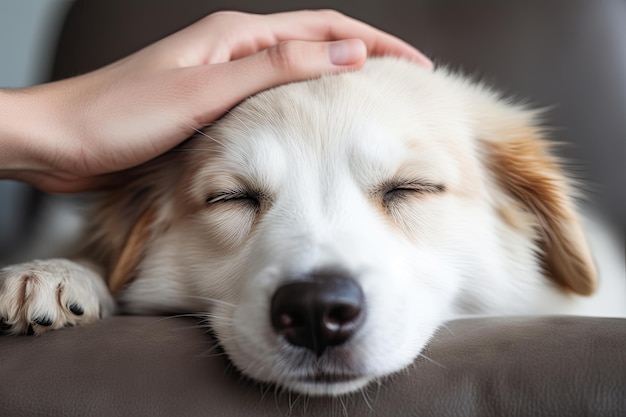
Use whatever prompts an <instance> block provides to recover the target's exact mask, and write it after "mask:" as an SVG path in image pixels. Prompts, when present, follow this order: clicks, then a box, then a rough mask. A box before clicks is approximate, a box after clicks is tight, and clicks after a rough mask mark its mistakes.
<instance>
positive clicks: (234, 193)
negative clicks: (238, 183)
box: [206, 189, 261, 207]
mask: <svg viewBox="0 0 626 417" xmlns="http://www.w3.org/2000/svg"><path fill="white" fill-rule="evenodd" d="M219 203H245V204H250V205H254V206H255V207H258V206H259V205H260V204H261V195H260V194H259V193H257V192H254V191H249V190H243V189H235V190H224V191H220V192H217V193H215V194H212V195H210V196H209V197H207V199H206V204H207V205H212V204H219Z"/></svg>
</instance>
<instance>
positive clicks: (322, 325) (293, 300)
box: [271, 272, 365, 356]
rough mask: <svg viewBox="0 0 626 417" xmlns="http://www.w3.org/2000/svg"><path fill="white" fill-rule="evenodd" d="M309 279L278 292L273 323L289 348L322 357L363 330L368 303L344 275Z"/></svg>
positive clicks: (280, 289)
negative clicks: (299, 348)
mask: <svg viewBox="0 0 626 417" xmlns="http://www.w3.org/2000/svg"><path fill="white" fill-rule="evenodd" d="M309 278H310V279H309V280H308V281H296V282H290V283H287V284H285V285H283V286H281V287H279V288H278V289H277V290H276V292H275V293H274V296H273V297H272V307H271V319H272V325H273V327H274V329H275V330H276V332H277V333H278V334H280V335H282V336H283V337H284V338H285V339H286V340H287V341H288V342H289V343H290V344H292V345H294V346H302V347H305V348H307V349H309V350H311V351H313V352H314V353H315V354H316V355H318V356H320V355H321V354H322V353H323V352H324V350H326V348H327V347H329V346H337V345H341V344H343V343H345V342H347V341H348V340H349V339H350V338H351V337H352V336H353V335H354V333H356V331H357V330H358V329H359V328H360V326H361V324H362V323H363V317H364V310H365V299H364V296H363V291H362V290H361V287H360V286H359V285H358V284H357V283H356V281H354V280H353V279H352V278H350V277H348V276H346V275H345V274H342V273H337V272H334V273H333V272H320V273H316V274H312V275H311V276H310V277H309Z"/></svg>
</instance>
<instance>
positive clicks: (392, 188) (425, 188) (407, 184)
mask: <svg viewBox="0 0 626 417" xmlns="http://www.w3.org/2000/svg"><path fill="white" fill-rule="evenodd" d="M445 191H446V187H445V185H443V184H439V183H435V182H430V181H425V180H408V181H390V182H388V183H386V184H384V185H383V186H382V187H381V188H380V194H382V200H383V203H385V204H388V203H391V202H394V201H401V200H402V199H404V198H407V197H410V196H411V195H420V194H440V193H443V192H445Z"/></svg>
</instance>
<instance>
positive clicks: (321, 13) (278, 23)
mask: <svg viewBox="0 0 626 417" xmlns="http://www.w3.org/2000/svg"><path fill="white" fill-rule="evenodd" d="M266 17H267V20H268V26H270V28H271V30H272V31H273V33H274V34H275V36H276V38H277V40H278V41H279V42H280V41H283V40H287V39H304V40H326V41H330V40H339V39H348V38H358V39H361V40H362V41H363V42H365V45H366V46H367V51H368V53H369V54H370V55H394V56H400V57H404V58H408V59H411V60H413V61H415V62H417V63H419V64H421V65H424V66H427V67H432V62H431V61H430V59H428V58H427V57H426V56H425V55H424V54H422V53H421V52H420V51H418V50H417V49H415V48H414V47H413V46H411V45H409V44H408V43H406V42H404V41H403V40H401V39H399V38H397V37H395V36H393V35H390V34H388V33H386V32H383V31H381V30H379V29H376V28H374V27H372V26H370V25H368V24H366V23H364V22H361V21H359V20H356V19H353V18H351V17H348V16H345V15H343V14H341V13H339V12H337V11H334V10H317V11H315V10H302V11H296V12H287V13H276V14H273V15H267V16H266Z"/></svg>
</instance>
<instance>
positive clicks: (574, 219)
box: [485, 127, 597, 295]
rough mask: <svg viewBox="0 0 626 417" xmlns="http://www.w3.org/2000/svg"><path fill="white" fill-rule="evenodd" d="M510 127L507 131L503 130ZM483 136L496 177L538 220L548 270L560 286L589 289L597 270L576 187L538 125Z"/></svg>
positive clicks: (593, 285) (584, 291)
mask: <svg viewBox="0 0 626 417" xmlns="http://www.w3.org/2000/svg"><path fill="white" fill-rule="evenodd" d="M505 133H506V132H505ZM499 139H500V140H499V141H488V142H485V143H486V145H487V151H488V154H489V155H488V160H489V164H490V168H491V170H492V172H493V173H494V174H495V178H496V180H497V181H498V182H499V183H500V185H501V186H502V187H503V188H504V190H505V191H506V192H507V193H508V194H509V195H510V196H511V197H513V198H514V199H515V200H516V201H517V202H518V203H520V205H521V207H522V208H523V209H524V210H525V211H526V212H528V213H530V214H531V215H532V216H533V217H534V218H535V221H536V225H537V229H538V235H539V244H540V249H541V257H542V261H543V266H544V269H545V271H546V274H547V276H548V277H549V278H551V279H552V280H554V281H555V282H556V283H557V284H559V285H560V286H562V287H564V288H566V289H569V290H571V291H573V292H575V293H577V294H581V295H589V294H591V293H593V292H594V290H595V289H596V285H597V276H596V270H595V266H594V263H593V260H592V258H591V255H590V252H589V249H588V247H587V243H586V240H585V237H584V234H583V231H582V228H581V225H580V221H579V218H578V215H577V213H576V210H575V208H574V201H573V196H572V193H573V192H572V189H571V188H570V186H569V185H568V181H567V179H566V178H565V176H564V175H563V173H562V172H561V170H560V168H559V164H558V161H557V158H556V157H554V156H552V155H551V154H550V145H549V144H548V142H547V141H544V140H542V139H541V137H540V133H539V132H538V129H537V128H532V127H527V128H524V129H518V130H516V131H515V132H508V135H506V136H505V137H504V138H503V137H500V138H499Z"/></svg>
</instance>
